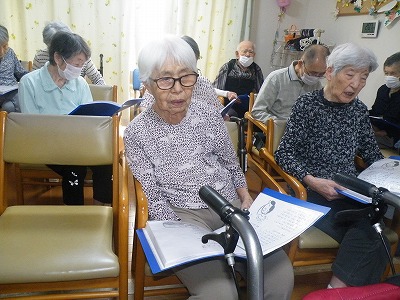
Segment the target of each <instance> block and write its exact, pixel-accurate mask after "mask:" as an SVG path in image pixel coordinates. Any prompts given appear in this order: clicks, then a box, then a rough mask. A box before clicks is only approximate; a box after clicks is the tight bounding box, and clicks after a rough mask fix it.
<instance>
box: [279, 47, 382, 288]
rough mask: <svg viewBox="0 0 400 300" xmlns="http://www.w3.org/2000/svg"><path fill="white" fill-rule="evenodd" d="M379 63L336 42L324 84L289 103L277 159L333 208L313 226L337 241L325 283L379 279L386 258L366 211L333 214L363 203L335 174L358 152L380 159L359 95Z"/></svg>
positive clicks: (314, 198) (349, 166)
mask: <svg viewBox="0 0 400 300" xmlns="http://www.w3.org/2000/svg"><path fill="white" fill-rule="evenodd" d="M377 67H378V63H377V58H376V56H375V55H374V54H373V53H372V51H371V50H369V49H367V48H363V47H360V46H358V45H355V44H352V43H346V44H342V45H339V46H337V47H336V48H335V49H334V50H333V51H332V53H331V54H330V55H329V57H328V60H327V69H326V80H327V83H326V85H325V87H324V88H322V89H320V90H316V91H313V92H310V93H307V94H304V95H302V96H300V97H299V98H298V99H297V101H296V103H295V104H294V106H293V109H292V113H291V114H290V117H289V119H288V122H287V126H286V130H285V133H284V135H283V137H282V139H281V142H280V144H279V146H278V149H277V151H276V152H275V158H276V161H277V163H278V164H279V165H280V166H281V167H282V168H283V169H284V170H285V171H286V172H288V173H290V174H291V175H293V176H295V177H296V178H297V179H299V180H300V181H302V182H303V183H304V184H305V185H306V186H307V193H308V197H307V199H308V201H310V202H313V203H317V204H321V205H325V206H329V207H331V210H330V212H329V213H328V214H327V216H326V217H324V218H322V219H321V220H319V221H318V222H317V223H316V224H315V226H316V227H318V228H319V229H321V230H322V231H324V232H325V233H327V234H328V235H330V236H331V237H332V238H334V239H335V240H336V241H337V242H339V243H340V248H339V252H338V255H337V257H336V259H335V262H334V263H333V265H332V271H333V276H332V278H331V281H330V285H329V287H334V288H337V287H345V286H362V285H367V284H373V283H377V282H379V281H380V279H381V276H382V274H383V272H384V270H385V267H386V265H387V263H388V260H387V257H386V253H385V247H384V245H383V243H382V241H381V240H380V237H379V235H378V234H377V233H376V232H375V229H374V228H373V227H372V226H371V224H370V221H371V220H369V218H368V216H367V215H365V216H364V217H361V218H360V217H357V215H356V214H354V215H351V216H350V218H348V219H347V220H342V221H340V220H337V219H336V218H335V214H336V213H337V212H341V211H343V210H347V209H360V208H364V207H365V205H364V204H361V203H358V202H356V201H354V200H352V199H350V198H345V197H343V196H341V194H339V193H338V192H337V189H343V187H341V186H340V185H339V184H337V183H336V182H335V181H333V178H334V175H335V174H337V173H344V174H347V175H350V176H356V175H357V169H356V165H355V162H354V158H355V156H356V155H360V156H361V157H362V158H363V160H364V161H365V163H366V164H367V165H370V164H372V163H373V162H375V161H377V160H379V159H382V158H383V156H382V154H381V152H380V151H379V148H378V145H377V142H376V140H375V138H374V133H373V130H372V126H371V123H370V121H369V117H368V109H367V106H366V105H365V104H364V103H363V102H362V101H361V100H360V99H359V98H358V94H359V93H360V91H361V90H362V89H363V87H364V86H365V84H366V83H367V78H368V76H369V74H370V73H371V72H372V71H374V70H376V68H377Z"/></svg>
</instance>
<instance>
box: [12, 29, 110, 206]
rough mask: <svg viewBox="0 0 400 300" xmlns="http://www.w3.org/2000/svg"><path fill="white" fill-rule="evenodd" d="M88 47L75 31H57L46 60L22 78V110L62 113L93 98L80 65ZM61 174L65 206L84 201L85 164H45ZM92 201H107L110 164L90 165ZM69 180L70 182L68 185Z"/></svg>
mask: <svg viewBox="0 0 400 300" xmlns="http://www.w3.org/2000/svg"><path fill="white" fill-rule="evenodd" d="M90 54H91V52H90V49H89V46H88V45H87V44H86V42H85V41H84V40H83V39H82V37H80V36H79V35H77V34H74V33H71V32H61V31H60V32H57V33H56V34H55V35H54V37H53V39H52V41H51V44H50V47H49V55H50V57H49V61H48V62H46V64H45V65H44V66H43V67H42V68H40V69H38V70H35V71H32V72H30V73H28V74H27V75H25V76H24V77H22V79H21V82H20V85H19V95H20V96H19V97H20V106H21V112H22V113H29V114H53V115H66V114H68V113H70V112H71V111H72V110H73V109H75V108H76V107H77V106H78V105H80V104H83V103H87V102H91V101H93V98H92V94H91V92H90V89H89V86H88V84H87V82H86V81H85V79H83V77H81V76H80V74H81V70H82V67H83V66H84V64H85V62H86V61H87V60H88V59H89V58H90ZM49 167H50V168H52V169H53V170H54V171H55V172H56V173H58V174H60V175H61V176H62V177H63V180H62V187H63V200H64V203H65V204H68V205H82V204H83V203H84V196H83V184H84V179H85V175H86V172H87V167H85V166H72V167H71V166H60V165H57V166H56V165H52V166H49ZM90 168H91V169H92V171H93V198H94V199H95V202H96V201H98V202H100V203H98V204H102V203H111V198H112V195H111V194H112V181H111V174H112V166H111V165H107V166H91V167H90ZM70 182H73V183H74V184H70Z"/></svg>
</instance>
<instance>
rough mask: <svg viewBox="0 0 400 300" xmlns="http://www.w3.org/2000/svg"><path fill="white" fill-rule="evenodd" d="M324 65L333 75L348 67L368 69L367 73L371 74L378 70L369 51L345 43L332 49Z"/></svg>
mask: <svg viewBox="0 0 400 300" xmlns="http://www.w3.org/2000/svg"><path fill="white" fill-rule="evenodd" d="M326 65H327V67H328V68H329V67H331V68H332V71H333V72H332V73H333V75H335V74H337V73H338V72H340V71H341V70H342V69H343V68H345V67H348V66H352V67H354V68H355V69H363V68H368V70H369V72H373V71H375V70H376V69H377V68H378V60H377V58H376V55H375V54H374V53H373V52H372V51H371V50H370V49H368V48H365V47H361V46H358V45H356V44H353V43H345V44H341V45H338V46H336V47H335V48H334V49H333V51H332V53H331V54H330V55H329V56H328V59H327V63H326Z"/></svg>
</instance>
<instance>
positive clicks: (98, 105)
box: [69, 98, 143, 116]
mask: <svg viewBox="0 0 400 300" xmlns="http://www.w3.org/2000/svg"><path fill="white" fill-rule="evenodd" d="M142 100H143V98H137V99H130V100H127V101H125V102H124V103H122V104H119V103H117V102H114V101H93V102H88V103H83V104H81V105H79V106H78V107H77V108H75V109H74V110H73V111H71V112H70V113H69V115H86V116H112V115H114V114H116V113H119V112H120V111H122V110H124V109H126V108H128V107H131V106H133V105H136V104H138V103H140V102H141V101H142Z"/></svg>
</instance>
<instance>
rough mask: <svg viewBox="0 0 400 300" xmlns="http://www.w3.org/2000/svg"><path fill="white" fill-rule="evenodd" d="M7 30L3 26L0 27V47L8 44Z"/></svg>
mask: <svg viewBox="0 0 400 300" xmlns="http://www.w3.org/2000/svg"><path fill="white" fill-rule="evenodd" d="M8 39H9V37H8V30H7V28H5V27H4V26H3V25H0V45H2V44H4V43H7V42H8Z"/></svg>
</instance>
